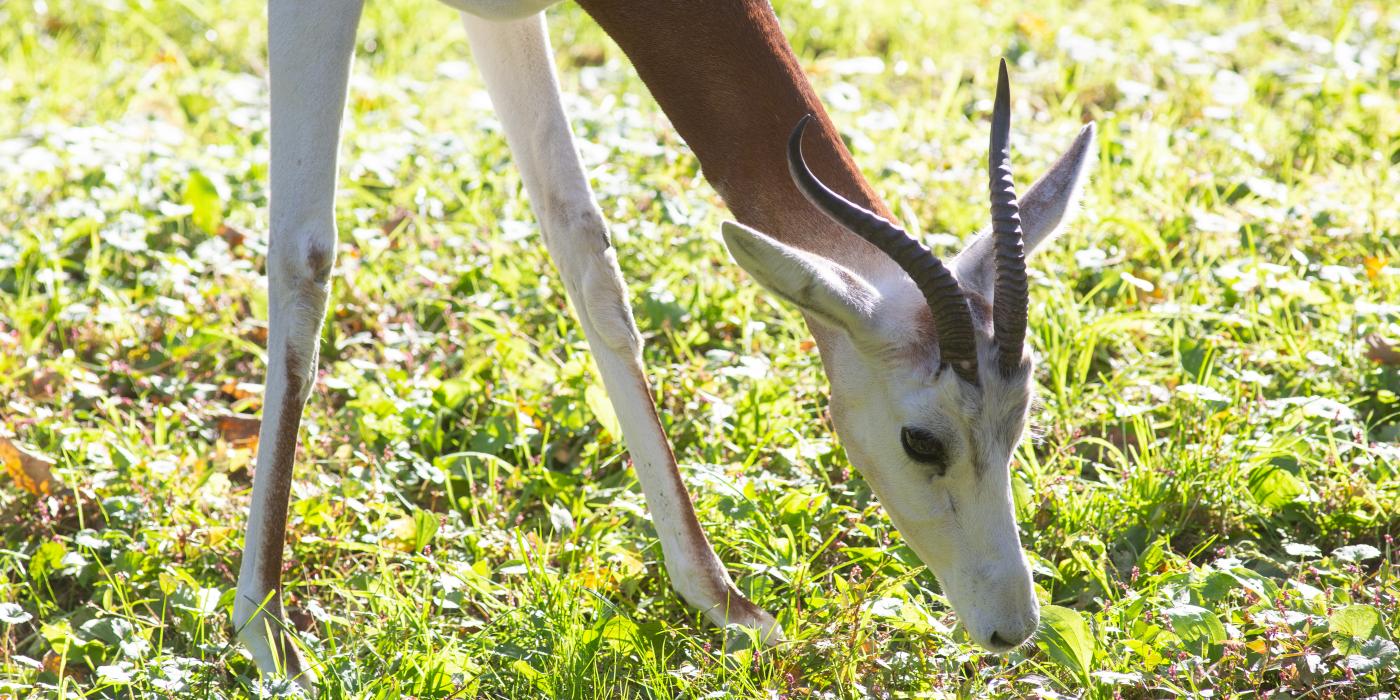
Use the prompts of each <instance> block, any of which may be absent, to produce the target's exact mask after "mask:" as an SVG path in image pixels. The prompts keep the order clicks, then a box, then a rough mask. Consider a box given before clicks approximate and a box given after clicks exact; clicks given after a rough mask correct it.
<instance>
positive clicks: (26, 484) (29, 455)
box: [0, 437, 62, 496]
mask: <svg viewBox="0 0 1400 700" xmlns="http://www.w3.org/2000/svg"><path fill="white" fill-rule="evenodd" d="M0 462H3V463H4V464H5V471H6V472H8V473H9V474H10V477H11V478H13V479H14V480H15V483H17V484H19V485H20V488H23V489H24V490H25V491H28V492H30V493H32V494H34V495H36V496H48V495H50V494H53V493H54V492H55V491H57V490H59V489H61V488H62V485H61V484H59V483H58V482H57V481H55V480H54V478H53V465H54V461H53V460H52V459H49V458H48V457H46V456H44V455H42V454H40V453H39V452H37V451H34V450H32V449H29V448H27V447H22V446H20V445H18V444H16V443H14V442H11V441H10V440H9V439H7V438H4V437H0Z"/></svg>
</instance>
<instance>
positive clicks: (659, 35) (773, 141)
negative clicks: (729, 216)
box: [579, 0, 897, 277]
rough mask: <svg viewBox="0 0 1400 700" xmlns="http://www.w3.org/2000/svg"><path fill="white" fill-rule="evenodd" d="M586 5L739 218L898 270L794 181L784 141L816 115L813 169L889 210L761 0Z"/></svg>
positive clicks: (846, 258) (858, 265)
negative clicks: (815, 203)
mask: <svg viewBox="0 0 1400 700" xmlns="http://www.w3.org/2000/svg"><path fill="white" fill-rule="evenodd" d="M579 4H580V5H582V6H583V8H584V9H585V10H586V11H587V12H588V13H589V14H590V15H591V16H592V17H593V18H594V20H595V21H597V22H598V24H599V25H601V26H602V27H603V29H604V30H605V31H606V32H607V33H608V35H609V36H611V37H612V39H613V40H614V41H616V42H617V44H618V46H620V47H621V48H622V50H623V52H625V53H626V54H627V57H628V58H629V59H630V60H631V62H632V65H634V66H635V67H636V68H637V73H638V74H639V75H640V76H641V78H642V81H643V82H645V83H646V85H647V88H648V89H649V90H650V91H651V94H652V96H653V97H655V98H656V101H657V102H658V103H659V104H660V105H661V108H662V110H664V111H665V112H666V116H667V117H669V118H670V120H671V123H672V124H674V125H675V127H676V130H677V131H679V132H680V135H681V137H682V138H684V139H685V141H686V143H687V144H688V145H689V146H690V148H691V150H693V151H694V152H695V155H696V156H697V157H698V158H699V159H700V166H701V168H702V169H703V170H704V172H705V177H706V179H707V180H708V181H709V182H710V183H711V184H712V185H713V186H714V187H715V189H716V190H717V191H718V192H719V194H720V196H721V197H723V198H724V202H725V204H727V205H728V206H729V209H730V211H731V212H733V214H734V216H735V218H737V219H738V220H739V221H741V222H743V223H744V224H747V225H749V226H751V227H753V228H755V229H758V230H760V231H763V232H764V233H767V234H768V235H770V236H772V237H773V238H776V239H778V240H779V241H782V242H784V243H787V244H788V245H792V246H794V247H797V248H801V249H803V250H806V251H809V252H812V253H816V254H818V255H821V256H823V257H826V258H828V259H830V260H833V261H835V262H838V263H840V264H842V265H844V266H846V267H847V268H850V269H852V270H855V271H857V272H860V273H864V274H866V275H869V276H872V277H877V276H883V275H885V274H889V273H890V272H892V267H893V266H892V265H891V264H890V262H889V259H888V258H887V257H886V256H884V255H883V254H881V253H880V252H879V251H877V250H876V249H875V248H874V246H871V245H870V244H869V243H866V242H865V240H864V239H862V238H860V237H859V236H857V235H855V234H852V233H850V232H848V231H846V230H844V229H842V228H841V227H839V226H837V225H836V224H834V223H832V222H831V221H830V220H828V219H827V218H826V217H825V216H824V215H823V214H821V213H820V212H819V211H817V210H816V209H815V208H814V207H812V206H811V205H810V204H808V203H807V200H806V199H804V198H803V196H802V194H801V193H800V192H798V191H797V188H796V187H795V186H794V185H793V184H792V180H791V178H790V176H789V175H788V170H787V161H786V160H785V156H784V147H785V145H786V144H787V139H788V136H789V134H790V133H791V131H792V128H793V126H794V125H795V124H797V121H798V120H799V119H801V118H802V116H803V115H804V114H813V115H816V122H815V123H814V124H813V127H812V128H810V129H808V134H807V139H806V145H805V149H804V150H805V152H806V154H807V162H808V164H809V165H810V166H811V168H812V170H813V171H814V172H815V173H816V174H817V175H818V176H819V177H820V178H821V179H822V180H823V181H824V182H826V183H827V184H828V185H830V186H831V187H832V189H834V190H836V191H837V192H838V193H840V194H842V195H843V196H845V197H846V198H848V199H850V200H851V201H853V202H856V203H857V204H860V205H862V206H865V207H867V208H869V209H871V210H873V211H875V212H877V213H879V214H881V215H882V216H885V217H886V218H890V217H889V211H888V209H887V208H886V207H885V205H884V203H883V202H881V201H880V199H879V198H878V197H876V196H875V193H874V191H873V190H871V188H870V185H869V184H868V183H867V182H866V181H865V178H863V177H862V176H861V174H860V171H859V170H857V169H856V165H855V162H854V161H853V160H852V159H851V155H850V153H849V152H848V151H847V150H846V147H845V145H844V144H842V142H841V139H840V136H839V135H838V134H837V132H836V129H835V127H833V126H832V124H831V121H830V119H829V118H828V117H827V115H826V111H825V110H824V109H823V108H822V105H821V102H820V101H818V99H817V96H816V93H815V92H814V91H813V90H812V86H811V84H810V83H809V82H808V81H807V77H806V75H805V74H804V73H803V72H802V69H801V67H800V66H799V65H798V62H797V57H796V56H794V55H793V53H792V49H791V48H790V47H789V46H788V42H787V38H786V37H784V36H783V33H782V28H781V27H780V26H779V24H778V18H777V17H776V16H775V15H774V14H773V9H772V7H771V6H770V5H769V4H768V2H767V1H766V0H733V1H731V0H726V1H723V2H697V1H696V0H646V2H639V3H624V2H617V1H616V0H580V2H579ZM894 270H897V268H894Z"/></svg>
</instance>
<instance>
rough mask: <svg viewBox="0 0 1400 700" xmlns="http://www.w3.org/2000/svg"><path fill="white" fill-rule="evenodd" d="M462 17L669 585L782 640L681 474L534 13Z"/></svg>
mask: <svg viewBox="0 0 1400 700" xmlns="http://www.w3.org/2000/svg"><path fill="white" fill-rule="evenodd" d="M462 17H463V20H464V22H465V24H466V27H467V35H468V38H469V39H470V41H471V46H472V53H473V54H475V56H476V61H477V64H478V66H479V67H480V69H481V73H482V76H483V77H484V78H485V81H486V88H487V90H488V92H490V94H491V101H492V103H493V104H494V105H495V108H496V113H497V114H499V115H500V117H501V121H502V122H503V123H504V125H505V131H506V139H507V141H509V143H510V149H511V153H512V154H514V156H515V160H516V164H517V165H518V166H519V168H520V171H521V174H522V175H523V177H524V180H525V189H526V190H527V192H528V193H529V195H530V202H531V205H532V206H533V208H534V210H535V214H536V217H537V218H538V219H539V220H540V225H541V227H542V228H543V229H544V240H545V245H546V246H547V247H548V249H549V254H550V257H552V258H553V259H554V264H555V266H556V267H558V269H559V275H560V277H561V278H562V279H563V281H564V287H565V289H566V290H567V292H568V295H569V299H570V300H571V301H572V303H573V306H574V311H575V312H576V313H577V314H578V317H579V321H580V322H581V323H582V324H583V332H584V336H585V337H587V338H588V345H589V347H590V348H592V350H593V355H594V357H595V358H597V361H598V368H599V370H600V371H601V372H602V375H603V384H604V386H605V387H607V390H608V395H609V396H610V397H611V398H612V403H613V407H614V408H615V410H616V411H617V417H618V421H619V422H620V423H621V424H622V432H623V434H624V437H625V438H626V440H627V447H628V451H629V452H630V453H631V455H632V463H633V465H634V466H635V467H636V469H637V478H638V480H639V481H641V484H642V490H643V491H644V492H645V493H646V498H647V504H648V505H649V506H650V507H651V513H652V519H653V521H654V522H655V524H656V531H657V534H658V535H659V536H660V538H661V549H662V553H663V554H664V556H665V558H666V570H667V572H668V573H669V574H670V576H671V585H672V586H673V587H674V588H675V589H676V591H677V592H678V593H680V595H681V597H682V598H684V599H685V601H686V602H687V603H689V604H690V605H692V606H695V607H696V608H698V609H700V610H702V611H703V612H704V613H705V615H706V617H708V618H709V619H710V620H711V621H712V622H714V623H716V624H720V625H724V624H726V623H737V624H741V625H744V626H747V627H750V628H754V629H757V630H758V631H759V633H760V634H761V636H762V638H763V639H765V640H766V641H768V642H770V643H776V642H778V641H781V639H782V630H781V628H780V627H779V626H778V623H777V621H776V620H774V619H773V617H772V616H771V615H769V614H768V613H767V612H764V611H763V610H761V609H759V608H758V607H757V606H755V605H754V604H753V603H752V602H750V601H749V600H748V599H747V598H745V597H744V596H743V594H741V593H740V592H739V591H738V589H736V588H735V587H734V582H733V581H732V580H731V579H730V578H729V573H728V572H727V571H726V570H725V568H724V565H723V564H722V563H721V562H720V560H719V558H718V557H716V556H715V553H714V550H713V549H712V548H711V547H710V542H709V540H707V539H706V538H705V532H704V531H703V530H701V529H700V523H699V521H698V520H697V519H696V517H695V509H694V507H693V506H692V505H691V502H690V494H689V493H687V492H686V489H685V484H683V483H682V482H681V477H680V471H679V470H678V469H677V468H676V459H675V456H674V455H673V454H672V453H671V445H670V443H669V442H668V441H667V439H666V434H665V433H664V432H663V431H662V428H661V422H660V420H659V419H658V417H657V415H656V405H655V403H654V401H653V398H652V394H651V387H650V385H648V383H647V379H646V374H645V372H644V370H643V367H642V356H641V336H640V335H639V334H638V333H637V328H636V325H635V324H634V323H633V321H632V309H631V307H630V306H629V305H628V303H627V294H626V287H625V286H624V285H623V282H622V275H621V273H620V271H619V270H618V267H617V254H616V252H615V251H614V249H613V248H612V244H611V241H610V240H609V238H608V231H607V226H606V224H605V223H604V222H603V215H602V212H601V211H600V210H599V209H598V206H597V204H595V203H594V198H593V191H592V190H591V189H590V188H589V186H588V179H587V178H586V177H585V176H584V173H583V166H582V164H580V163H579V158H578V152H577V150H576V149H575V148H574V141H573V134H572V133H571V132H570V130H569V122H568V118H567V117H566V116H565V115H564V108H563V105H562V104H561V103H560V101H559V85H558V82H557V80H556V78H555V75H554V60H553V55H552V54H551V52H550V48H549V36H548V33H547V32H546V30H545V23H544V16H543V15H542V14H541V15H539V16H536V17H530V18H527V19H521V20H515V21H508V22H495V21H490V20H485V19H481V18H478V17H473V16H472V15H469V14H465V13H464V14H463V15H462Z"/></svg>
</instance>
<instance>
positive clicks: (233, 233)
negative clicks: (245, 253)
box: [219, 224, 248, 248]
mask: <svg viewBox="0 0 1400 700" xmlns="http://www.w3.org/2000/svg"><path fill="white" fill-rule="evenodd" d="M219 238H222V239H224V242H225V243H227V244H228V247H230V248H237V247H238V246H241V245H243V242H244V241H246V240H248V234H246V233H244V232H243V231H241V230H239V229H236V228H234V227H232V226H229V225H228V224H220V225H219Z"/></svg>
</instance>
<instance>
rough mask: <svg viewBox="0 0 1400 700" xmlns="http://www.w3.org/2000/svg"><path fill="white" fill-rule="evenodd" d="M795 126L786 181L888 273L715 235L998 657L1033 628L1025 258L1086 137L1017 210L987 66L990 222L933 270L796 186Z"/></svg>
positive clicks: (855, 212) (899, 243) (1086, 156)
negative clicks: (1014, 490)
mask: <svg viewBox="0 0 1400 700" xmlns="http://www.w3.org/2000/svg"><path fill="white" fill-rule="evenodd" d="M809 119H810V117H806V118H804V119H803V120H802V121H801V122H799V123H798V125H797V128H796V129H795V130H794V131H793V134H792V138H791V140H790V141H789V143H788V165H789V167H790V169H791V172H792V177H793V180H794V182H795V183H796V184H797V187H798V189H799V190H801V191H802V193H803V194H804V195H805V196H806V197H807V199H808V200H809V201H811V202H812V204H814V205H815V206H816V207H817V208H819V209H820V210H822V211H823V212H824V213H826V215H827V216H829V217H830V218H831V219H833V220H834V221H836V222H837V223H838V224H840V225H841V226H843V227H845V228H846V229H848V230H850V231H852V232H855V233H857V234H859V235H860V236H861V237H862V238H864V239H865V240H866V241H869V242H870V243H872V244H874V246H875V248H878V249H879V250H880V251H881V252H882V253H883V254H884V255H885V256H888V258H889V259H890V260H892V261H893V262H894V263H895V264H896V265H897V267H893V266H889V265H886V266H885V267H886V268H893V269H894V274H880V273H870V272H865V273H862V272H857V271H855V270H852V269H849V268H847V267H844V266H842V265H840V264H837V263H835V262H833V261H831V260H829V259H827V258H825V257H822V256H819V255H815V254H813V253H810V252H808V251H804V250H799V249H797V248H794V247H792V246H788V245H785V244H783V243H780V242H778V241H776V240H774V239H772V238H770V237H768V236H766V235H764V234H762V233H759V232H757V231H754V230H752V229H749V228H747V227H744V226H742V225H740V224H735V223H726V224H725V225H724V236H725V241H726V243H727V244H728V246H729V249H730V251H731V252H732V253H733V255H734V257H735V259H736V260H737V261H738V262H739V264H740V265H742V266H743V267H744V269H746V270H748V272H749V273H750V274H752V275H753V276H754V277H755V278H757V279H758V281H759V282H760V283H762V284H763V285H764V286H765V287H767V288H768V289H770V290H772V291H773V292H774V293H776V294H777V295H778V296H780V297H783V298H785V299H787V300H788V301H790V302H792V303H793V304H795V305H797V306H798V307H799V308H801V309H802V311H803V312H804V313H805V314H806V316H807V318H808V319H809V320H811V321H812V322H813V326H814V331H816V332H817V335H818V338H819V339H821V340H823V342H822V360H823V364H824V365H825V366H826V370H827V375H828V376H829V378H830V379H831V403H830V406H831V415H832V419H833V421H834V422H835V424H836V429H837V431H838V432H839V433H840V435H841V438H842V443H843V445H844V446H845V448H846V452H847V454H848V455H849V457H850V460H851V463H852V464H854V465H855V466H856V468H857V469H859V470H860V471H861V473H862V474H863V475H864V476H865V478H866V481H867V482H869V484H870V486H871V488H872V489H874V491H875V493H876V495H878V496H879V497H880V500H881V501H882V502H883V503H884V505H885V508H886V510H887V511H888V512H889V514H890V518H891V520H893V521H894V524H895V525H896V526H897V527H898V528H899V529H900V531H901V532H902V533H903V534H904V536H905V539H907V540H908V542H909V544H910V546H911V547H913V549H914V551H915V552H917V553H918V554H919V557H920V558H921V559H923V561H924V563H926V564H927V565H928V566H929V568H930V569H932V570H933V572H934V574H935V575H936V576H937V577H938V579H939V581H940V582H941V583H942V584H943V590H944V592H945V593H946V594H947V597H948V600H949V601H950V602H951V603H952V605H953V608H954V609H955V610H956V611H957V612H958V615H959V616H960V617H961V618H962V621H963V624H964V626H965V627H966V628H967V630H968V632H969V634H971V636H972V638H973V639H974V640H976V641H977V642H978V643H979V644H981V645H982V646H984V647H986V648H988V649H990V650H993V651H998V652H1001V651H1007V650H1009V649H1011V648H1013V647H1015V646H1017V645H1019V644H1021V643H1022V642H1024V641H1025V640H1026V639H1028V638H1029V637H1030V636H1031V635H1032V634H1033V633H1034V632H1035V629H1036V626H1037V624H1038V622H1039V618H1040V609H1039V605H1038V603H1037V601H1036V597H1035V592H1034V589H1033V586H1032V583H1031V575H1030V568H1029V565H1028V564H1027V561H1026V557H1025V554H1024V553H1023V552H1022V550H1021V544H1020V538H1019V535H1018V531H1017V525H1016V521H1015V512H1014V506H1013V503H1012V496H1011V477H1010V462H1011V454H1012V452H1013V451H1014V450H1015V448H1016V444H1017V443H1018V442H1019V441H1020V439H1021V434H1022V432H1023V431H1024V428H1025V423H1026V416H1027V413H1028V410H1029V405H1030V401H1031V391H1032V381H1031V374H1032V360H1031V356H1030V353H1029V352H1027V347H1026V319H1027V312H1028V309H1027V288H1026V284H1027V280H1026V254H1028V253H1031V252H1033V251H1034V250H1035V249H1036V248H1038V247H1039V246H1040V245H1041V244H1043V243H1045V242H1046V241H1048V240H1050V239H1051V238H1053V236H1054V234H1055V233H1056V232H1057V231H1058V229H1059V228H1060V227H1061V225H1062V224H1063V223H1064V221H1065V220H1066V218H1067V217H1066V215H1067V214H1069V213H1071V212H1073V210H1074V208H1075V200H1076V199H1077V197H1078V195H1079V191H1080V189H1081V185H1082V183H1083V180H1084V177H1085V175H1086V172H1087V170H1088V164H1089V161H1090V159H1091V158H1092V154H1093V145H1094V128H1093V125H1092V124H1090V125H1088V126H1086V127H1084V129H1083V130H1082V131H1080V133H1079V136H1078V138H1076V139H1075V141H1074V144H1073V145H1072V146H1071V147H1070V149H1069V151H1068V152H1066V153H1065V154H1064V155H1063V156H1061V157H1060V159H1059V160H1058V161H1057V162H1056V163H1055V164H1054V165H1053V166H1051V168H1050V170H1049V171H1048V172H1047V173H1046V174H1045V175H1044V176H1043V177H1041V179H1040V180H1039V181H1037V182H1036V183H1035V184H1034V185H1033V186H1032V187H1031V188H1030V190H1029V191H1027V193H1026V196H1025V197H1024V198H1023V199H1022V200H1021V201H1020V202H1019V204H1018V202H1017V199H1016V194H1015V190H1014V186H1013V184H1012V176H1011V168H1010V165H1009V163H1008V144H1007V141H1008V136H1009V131H1010V119H1011V106H1010V96H1009V90H1008V87H1007V76H1006V63H1005V62H1004V61H1003V62H1002V65H1001V72H1000V79H999V82H998V85H997V95H996V102H995V106H994V109H993V114H992V135H991V147H990V154H989V168H990V178H989V179H990V189H991V193H990V195H991V214H992V217H991V218H992V225H991V228H990V229H988V230H986V231H984V232H982V233H981V234H980V235H979V236H978V237H977V238H976V239H975V240H974V242H973V243H972V244H971V245H970V246H968V247H967V249H965V250H964V251H963V252H962V253H960V254H959V255H958V256H957V257H956V258H955V259H954V260H953V261H952V263H951V265H949V266H945V265H944V264H943V263H942V262H940V261H939V260H938V258H937V257H935V256H934V255H933V253H932V252H930V251H929V249H928V248H926V247H924V246H923V245H922V244H920V243H919V242H917V241H915V240H914V239H913V238H912V237H910V236H909V235H908V234H907V233H905V232H904V231H903V230H901V229H899V228H898V227H896V226H894V225H893V224H891V223H890V222H888V221H886V220H885V219H883V218H881V217H879V216H877V215H875V214H874V213H872V212H870V211H868V210H866V209H864V208H862V207H860V206H858V205H856V204H853V203H851V202H850V201H848V200H846V199H844V198H843V197H841V196H840V195H837V194H836V193H834V192H832V191H831V190H830V189H828V188H827V187H826V186H825V185H823V184H822V183H821V182H820V181H818V180H817V178H816V177H815V176H814V175H812V173H811V171H810V170H808V169H807V165H806V163H805V162H804V160H803V157H802V133H803V129H804V128H805V126H806V125H807V122H808V120H809Z"/></svg>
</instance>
